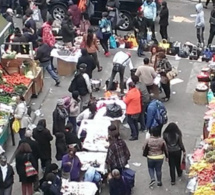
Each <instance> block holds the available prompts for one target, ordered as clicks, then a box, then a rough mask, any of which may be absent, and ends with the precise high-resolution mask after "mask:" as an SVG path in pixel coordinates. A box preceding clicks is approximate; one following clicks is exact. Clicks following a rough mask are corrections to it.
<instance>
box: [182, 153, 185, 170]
mask: <svg viewBox="0 0 215 195" xmlns="http://www.w3.org/2000/svg"><path fill="white" fill-rule="evenodd" d="M185 169H186V156H185V155H184V156H183V158H182V161H181V170H185Z"/></svg>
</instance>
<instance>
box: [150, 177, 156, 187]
mask: <svg viewBox="0 0 215 195" xmlns="http://www.w3.org/2000/svg"><path fill="white" fill-rule="evenodd" d="M154 184H155V180H154V179H153V180H152V181H151V182H150V183H149V187H150V188H151V187H153V185H154Z"/></svg>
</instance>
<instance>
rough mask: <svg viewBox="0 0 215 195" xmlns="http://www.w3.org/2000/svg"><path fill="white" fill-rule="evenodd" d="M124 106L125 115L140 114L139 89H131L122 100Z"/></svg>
mask: <svg viewBox="0 0 215 195" xmlns="http://www.w3.org/2000/svg"><path fill="white" fill-rule="evenodd" d="M123 101H124V102H125V104H126V114H130V115H133V114H139V113H141V94H140V91H139V89H137V88H132V89H130V90H129V91H128V93H127V94H126V95H125V97H124V98H123Z"/></svg>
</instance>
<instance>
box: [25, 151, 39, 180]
mask: <svg viewBox="0 0 215 195" xmlns="http://www.w3.org/2000/svg"><path fill="white" fill-rule="evenodd" d="M27 159H28V160H27V162H25V174H26V177H32V176H35V175H37V170H36V169H35V168H34V167H33V165H32V163H31V162H30V161H29V154H27Z"/></svg>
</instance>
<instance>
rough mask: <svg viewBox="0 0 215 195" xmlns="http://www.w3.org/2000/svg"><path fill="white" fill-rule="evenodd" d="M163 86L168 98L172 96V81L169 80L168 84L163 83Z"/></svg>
mask: <svg viewBox="0 0 215 195" xmlns="http://www.w3.org/2000/svg"><path fill="white" fill-rule="evenodd" d="M161 87H162V88H163V90H164V93H165V95H166V98H170V82H168V83H167V84H163V83H161Z"/></svg>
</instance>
